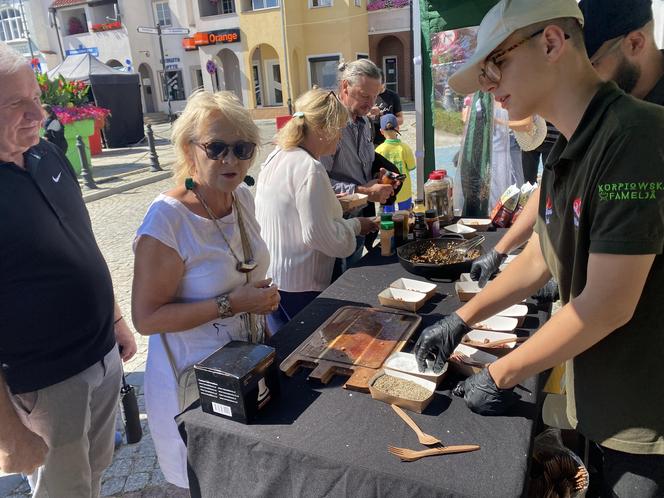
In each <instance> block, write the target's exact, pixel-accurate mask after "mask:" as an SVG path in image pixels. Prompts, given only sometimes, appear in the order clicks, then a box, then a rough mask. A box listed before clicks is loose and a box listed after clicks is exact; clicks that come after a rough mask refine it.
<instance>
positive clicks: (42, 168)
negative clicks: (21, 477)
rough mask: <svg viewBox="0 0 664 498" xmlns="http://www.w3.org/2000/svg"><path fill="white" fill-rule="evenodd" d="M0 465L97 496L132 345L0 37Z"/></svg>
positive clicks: (68, 184) (64, 174)
mask: <svg viewBox="0 0 664 498" xmlns="http://www.w3.org/2000/svg"><path fill="white" fill-rule="evenodd" d="M0 81H2V83H3V90H2V93H0V213H2V216H0V469H2V470H3V471H4V472H8V473H13V472H20V473H23V474H27V475H29V480H30V485H31V487H32V490H33V493H34V496H37V497H42V496H43V497H46V496H51V497H63V498H64V497H67V498H74V497H76V498H78V497H81V498H83V497H91V496H92V497H96V496H99V490H100V481H101V475H102V472H103V471H104V469H105V468H106V467H107V466H108V465H109V464H110V463H111V460H112V457H113V439H114V434H115V413H116V408H117V404H118V395H119V390H120V377H121V367H120V356H119V355H118V347H117V345H116V344H118V345H119V346H120V348H121V349H122V358H123V359H124V360H125V361H126V360H128V359H129V358H131V356H132V355H133V354H134V353H135V352H136V343H135V342H134V339H133V336H132V333H131V331H130V330H129V328H128V326H127V325H126V323H124V320H123V319H122V317H121V315H120V310H119V308H118V306H117V305H116V304H115V302H114V297H113V286H112V282H111V277H110V274H109V272H108V268H107V266H106V262H105V261H104V258H103V257H102V255H101V252H100V251H99V248H98V247H97V244H96V242H95V239H94V234H93V232H92V226H91V223H90V218H89V216H88V213H87V210H86V209H85V204H84V203H83V199H82V197H81V191H80V188H79V186H78V182H77V180H76V175H75V174H74V172H73V170H72V167H71V165H70V164H69V162H68V161H67V160H66V158H65V156H64V155H63V154H62V152H61V151H60V150H59V149H58V148H57V147H55V146H54V145H52V144H49V143H48V142H46V141H44V140H42V141H40V140H39V128H40V126H41V122H42V119H43V114H42V109H41V105H40V93H41V92H40V90H39V86H38V85H37V82H36V80H35V75H34V73H33V72H32V70H31V68H30V66H28V64H27V63H26V61H25V58H24V57H23V56H22V55H20V54H18V53H17V52H15V51H13V50H12V49H10V48H8V47H7V45H5V44H4V43H0Z"/></svg>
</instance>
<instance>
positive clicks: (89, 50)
mask: <svg viewBox="0 0 664 498" xmlns="http://www.w3.org/2000/svg"><path fill="white" fill-rule="evenodd" d="M78 54H90V55H94V56H95V57H99V48H97V47H84V46H83V45H79V46H78V48H71V49H69V50H65V55H78Z"/></svg>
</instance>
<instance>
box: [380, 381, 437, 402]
mask: <svg viewBox="0 0 664 498" xmlns="http://www.w3.org/2000/svg"><path fill="white" fill-rule="evenodd" d="M373 387H374V388H375V389H378V390H379V391H381V392H383V393H385V394H388V395H390V396H394V397H395V398H402V399H409V400H412V401H424V400H425V399H427V398H428V397H429V396H431V391H428V390H427V389H425V388H424V387H422V386H420V385H419V384H416V383H415V382H412V381H410V380H406V379H400V378H398V377H393V376H391V375H382V376H380V377H379V378H378V379H377V380H376V382H374V384H373Z"/></svg>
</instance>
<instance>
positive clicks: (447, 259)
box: [410, 242, 480, 265]
mask: <svg viewBox="0 0 664 498" xmlns="http://www.w3.org/2000/svg"><path fill="white" fill-rule="evenodd" d="M456 245H457V244H455V243H452V244H450V245H448V246H447V247H438V246H437V245H436V244H435V243H433V242H430V243H429V244H427V245H425V246H423V247H422V249H420V250H419V251H418V252H417V253H415V254H412V255H411V256H410V261H411V262H413V263H428V264H436V265H451V264H454V263H463V262H464V261H471V260H473V259H475V258H476V257H478V256H479V255H480V251H479V249H471V250H470V251H468V253H467V254H466V255H465V256H462V255H460V254H459V253H458V252H457V251H455V250H454V246H456Z"/></svg>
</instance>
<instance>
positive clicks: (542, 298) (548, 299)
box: [533, 279, 560, 304]
mask: <svg viewBox="0 0 664 498" xmlns="http://www.w3.org/2000/svg"><path fill="white" fill-rule="evenodd" d="M533 299H534V300H535V301H537V304H547V303H555V302H556V301H557V300H558V299H560V291H559V290H558V282H556V281H555V280H554V279H551V280H549V281H548V282H547V283H546V284H545V285H544V287H542V288H541V289H540V290H538V291H537V292H536V293H535V295H534V296H533Z"/></svg>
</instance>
